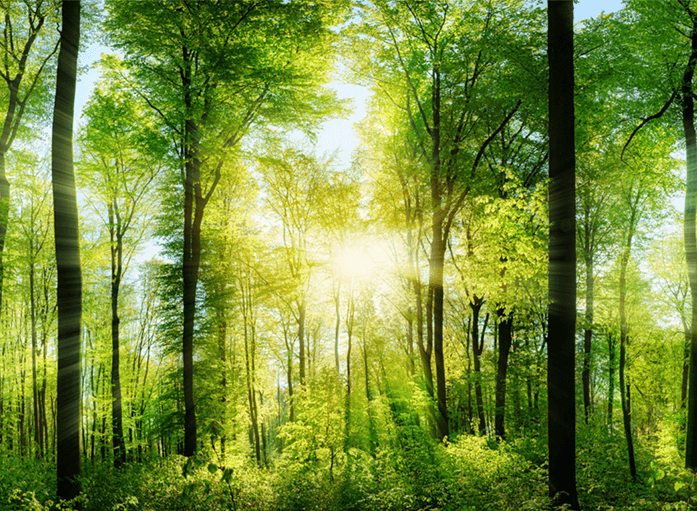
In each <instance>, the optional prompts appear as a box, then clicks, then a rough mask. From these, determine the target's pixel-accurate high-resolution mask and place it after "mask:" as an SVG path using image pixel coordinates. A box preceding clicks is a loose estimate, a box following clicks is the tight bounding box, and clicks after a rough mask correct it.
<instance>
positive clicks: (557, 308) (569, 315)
mask: <svg viewBox="0 0 697 511" xmlns="http://www.w3.org/2000/svg"><path fill="white" fill-rule="evenodd" d="M547 15H548V22H549V25H548V55H549V178H550V185H549V342H548V347H547V350H548V366H547V392H548V400H549V401H548V407H549V410H548V414H549V416H548V428H549V432H548V435H549V436H548V444H549V494H550V497H552V500H553V501H554V503H555V504H557V505H562V504H566V505H568V506H570V507H571V509H580V507H579V503H578V497H577V494H576V392H575V382H574V374H575V344H576V343H575V337H576V192H575V160H576V158H575V147H574V60H573V59H574V29H573V25H574V23H573V22H574V4H573V1H570V0H549V2H548V3H547Z"/></svg>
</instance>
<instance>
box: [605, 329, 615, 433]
mask: <svg viewBox="0 0 697 511" xmlns="http://www.w3.org/2000/svg"><path fill="white" fill-rule="evenodd" d="M607 349H608V353H609V360H608V366H609V367H608V390H607V425H608V426H609V427H612V414H613V410H612V408H613V403H614V401H615V340H614V339H613V338H612V332H608V334H607Z"/></svg>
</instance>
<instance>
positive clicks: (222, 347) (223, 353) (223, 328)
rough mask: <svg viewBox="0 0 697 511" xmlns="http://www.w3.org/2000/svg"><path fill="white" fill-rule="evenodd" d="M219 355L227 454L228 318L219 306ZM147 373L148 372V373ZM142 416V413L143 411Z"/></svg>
mask: <svg viewBox="0 0 697 511" xmlns="http://www.w3.org/2000/svg"><path fill="white" fill-rule="evenodd" d="M217 313H218V356H219V357H220V364H221V370H220V387H221V389H222V393H221V396H220V404H221V407H222V413H221V418H220V423H221V424H222V425H223V433H222V434H221V435H220V452H221V453H222V454H225V440H226V436H225V418H226V415H227V413H226V412H227V392H228V389H227V318H226V314H225V308H224V307H222V306H221V307H219V309H218V311H217ZM146 374H147V373H146ZM141 417H142V413H141Z"/></svg>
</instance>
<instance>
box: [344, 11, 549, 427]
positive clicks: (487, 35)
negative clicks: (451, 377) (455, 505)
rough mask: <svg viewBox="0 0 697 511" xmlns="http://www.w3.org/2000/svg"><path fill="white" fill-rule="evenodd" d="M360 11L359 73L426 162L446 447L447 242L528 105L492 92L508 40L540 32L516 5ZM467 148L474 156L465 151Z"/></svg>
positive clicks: (433, 327)
mask: <svg viewBox="0 0 697 511" xmlns="http://www.w3.org/2000/svg"><path fill="white" fill-rule="evenodd" d="M361 6H362V12H363V14H362V16H363V20H362V22H361V24H360V25H358V27H357V29H356V30H357V31H358V33H360V34H361V36H362V37H361V38H357V39H356V40H355V41H354V43H355V44H357V45H359V47H360V48H361V50H360V51H358V52H356V59H355V60H356V61H357V65H358V68H359V69H360V70H361V73H362V76H363V77H366V76H367V77H369V79H370V81H371V82H372V84H373V87H374V89H375V91H376V93H377V94H381V95H382V94H384V95H385V96H386V97H387V98H388V100H389V101H391V102H392V103H393V104H394V107H396V108H398V109H402V110H403V112H404V114H403V115H404V122H405V123H406V124H407V126H409V129H410V130H411V131H412V132H413V139H414V141H415V142H416V144H417V149H418V153H417V154H418V158H419V160H421V162H422V164H423V165H424V166H425V167H426V168H427V173H426V174H427V175H426V177H425V180H426V182H427V183H428V187H429V188H428V196H430V200H429V201H428V204H429V205H428V208H429V216H428V222H429V223H430V251H429V273H428V275H429V277H428V278H429V284H428V293H429V295H428V298H427V300H426V307H425V309H426V313H425V317H426V320H425V322H424V323H425V325H426V330H427V332H426V335H427V339H432V342H433V356H434V359H435V360H434V361H435V369H436V394H437V400H436V401H437V407H438V414H437V434H438V438H439V439H442V438H445V437H447V436H448V435H449V426H448V407H447V402H446V373H445V362H444V351H443V304H444V289H443V285H444V264H445V254H446V250H447V244H448V239H449V237H450V232H451V229H452V225H453V222H454V221H455V218H456V217H457V215H458V213H459V212H460V211H461V209H462V207H463V205H464V204H465V201H466V200H467V199H468V198H469V195H470V192H471V191H472V190H473V189H474V190H477V189H478V186H477V185H478V183H477V181H476V179H477V177H478V168H479V166H480V164H481V163H482V162H483V156H484V154H485V153H486V151H487V150H488V148H489V146H490V144H492V142H493V141H494V140H495V139H496V137H497V136H498V135H499V133H500V132H501V131H502V130H503V129H504V128H505V126H506V125H508V123H509V122H511V119H512V118H513V117H514V116H515V114H516V113H517V112H518V111H519V109H520V107H521V104H522V102H523V93H522V90H515V89H510V90H508V91H507V94H505V98H503V97H499V98H498V99H496V100H494V98H493V97H490V96H488V95H487V92H485V91H491V87H493V86H494V84H495V83H496V81H497V80H500V81H501V82H502V83H508V81H507V80H508V76H509V75H508V73H509V72H513V71H512V70H513V68H514V67H515V66H511V67H510V68H505V66H503V67H499V64H501V62H503V59H500V60H499V58H498V57H499V54H498V52H499V51H502V49H503V47H506V48H509V47H510V48H513V47H514V44H512V41H511V40H510V39H509V37H508V35H509V34H512V33H519V32H518V29H517V28H515V27H516V26H517V23H527V24H530V23H532V24H533V26H534V25H535V21H534V19H535V17H534V11H530V10H526V8H525V6H524V5H523V3H522V2H518V1H510V2H506V3H505V5H493V4H491V3H490V4H488V5H483V4H481V3H477V2H437V3H434V4H426V3H423V2H404V3H399V4H392V3H389V2H379V1H375V2H368V1H366V2H362V3H361ZM512 12H515V13H516V14H515V15H513V14H511V13H512ZM523 20H525V21H523ZM509 45H510V46H509ZM516 57H520V55H516ZM515 61H516V62H517V61H518V58H516V59H515ZM522 72H523V73H524V76H527V72H526V71H522ZM364 79H365V78H364ZM402 94H404V99H405V101H402V98H401V95H402ZM482 96H487V98H488V99H487V100H486V101H484V100H483V97H482ZM474 98H477V100H476V101H473V99H474ZM480 101H484V102H487V101H489V103H488V104H487V108H486V112H484V110H480V106H481V105H482V103H480ZM465 145H467V146H468V147H470V148H471V149H470V150H467V151H463V150H462V149H463V148H464V147H465ZM463 169H466V170H463ZM429 365H430V363H429ZM427 379H428V378H427Z"/></svg>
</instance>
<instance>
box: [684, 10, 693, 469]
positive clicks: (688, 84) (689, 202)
mask: <svg viewBox="0 0 697 511" xmlns="http://www.w3.org/2000/svg"><path fill="white" fill-rule="evenodd" d="M690 42H691V53H690V58H689V60H688V63H687V67H686V69H685V73H684V75H683V85H682V94H681V96H682V97H681V99H682V124H683V131H684V133H685V146H686V148H687V157H686V162H687V187H686V190H685V223H684V239H685V258H686V261H687V274H688V278H689V282H690V292H691V296H692V318H691V323H690V374H689V378H688V391H687V435H686V442H685V467H686V468H688V469H691V470H695V469H697V232H696V231H695V228H696V225H695V222H696V221H697V137H696V135H695V118H694V117H695V105H694V98H693V91H692V80H693V78H694V72H695V65H696V64H697V23H693V26H692V32H691V34H690Z"/></svg>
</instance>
